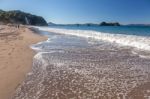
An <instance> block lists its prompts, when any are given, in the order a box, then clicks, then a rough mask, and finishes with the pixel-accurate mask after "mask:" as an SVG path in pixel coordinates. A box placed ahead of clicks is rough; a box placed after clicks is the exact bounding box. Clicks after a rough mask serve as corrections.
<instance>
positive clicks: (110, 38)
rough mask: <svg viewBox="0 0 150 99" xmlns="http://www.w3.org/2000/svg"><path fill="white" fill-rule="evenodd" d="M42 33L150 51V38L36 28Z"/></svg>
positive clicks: (89, 31) (88, 31)
mask: <svg viewBox="0 0 150 99" xmlns="http://www.w3.org/2000/svg"><path fill="white" fill-rule="evenodd" d="M35 28H37V29H39V30H41V31H47V32H53V33H59V34H65V35H73V36H79V37H84V38H92V39H96V40H102V41H107V42H111V43H117V44H120V45H123V46H129V47H135V48H138V49H141V50H147V51H150V37H144V36H136V35H125V34H112V33H103V32H97V31H92V30H71V29H58V28H50V27H35Z"/></svg>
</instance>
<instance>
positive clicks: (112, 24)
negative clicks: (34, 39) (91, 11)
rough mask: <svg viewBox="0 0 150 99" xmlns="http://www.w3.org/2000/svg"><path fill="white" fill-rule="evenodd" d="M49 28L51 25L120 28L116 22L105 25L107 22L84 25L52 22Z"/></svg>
mask: <svg viewBox="0 0 150 99" xmlns="http://www.w3.org/2000/svg"><path fill="white" fill-rule="evenodd" d="M48 24H49V25H50V26H52V25H56V26H121V24H120V23H118V22H111V23H107V22H101V23H100V24H95V23H85V24H79V23H78V24H54V23H52V22H49V23H48Z"/></svg>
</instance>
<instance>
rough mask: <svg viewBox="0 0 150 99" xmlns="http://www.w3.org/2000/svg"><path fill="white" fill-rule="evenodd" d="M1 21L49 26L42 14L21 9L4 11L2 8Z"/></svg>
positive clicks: (4, 22)
mask: <svg viewBox="0 0 150 99" xmlns="http://www.w3.org/2000/svg"><path fill="white" fill-rule="evenodd" d="M0 23H3V24H9V23H11V24H23V25H37V26H47V25H48V24H47V22H46V21H45V20H44V18H43V17H41V16H36V15H32V14H30V13H25V12H22V11H19V10H14V11H3V10H0Z"/></svg>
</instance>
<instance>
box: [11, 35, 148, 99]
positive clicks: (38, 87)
mask: <svg viewBox="0 0 150 99" xmlns="http://www.w3.org/2000/svg"><path fill="white" fill-rule="evenodd" d="M35 47H37V48H42V52H39V53H38V54H36V55H35V57H34V61H33V63H34V64H33V68H32V72H30V73H29V74H28V76H27V78H26V79H25V81H24V82H23V83H22V84H21V85H20V86H19V87H18V88H17V91H16V93H15V95H14V97H13V99H22V98H24V99H149V98H150V58H142V57H140V55H139V54H142V53H143V52H141V51H139V52H140V53H139V52H137V54H135V53H134V54H133V51H135V50H134V49H133V48H131V47H123V46H117V45H115V44H110V43H104V42H102V43H101V42H100V41H98V42H97V41H94V40H89V39H83V38H80V37H76V36H68V35H56V34H54V35H51V36H50V38H49V42H45V43H41V44H37V45H36V46H35ZM144 53H146V52H144Z"/></svg>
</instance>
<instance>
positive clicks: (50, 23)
mask: <svg viewBox="0 0 150 99" xmlns="http://www.w3.org/2000/svg"><path fill="white" fill-rule="evenodd" d="M48 25H49V26H51V25H56V24H55V23H52V22H48Z"/></svg>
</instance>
